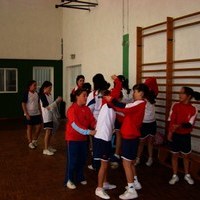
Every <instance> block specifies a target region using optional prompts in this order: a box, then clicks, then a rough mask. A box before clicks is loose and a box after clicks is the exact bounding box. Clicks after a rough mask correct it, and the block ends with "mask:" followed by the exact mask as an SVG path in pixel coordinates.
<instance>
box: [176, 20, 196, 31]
mask: <svg viewBox="0 0 200 200" xmlns="http://www.w3.org/2000/svg"><path fill="white" fill-rule="evenodd" d="M197 24H200V21H196V22H191V23H187V24H183V25H180V26H175V27H174V29H179V28H183V27H187V26H193V25H197Z"/></svg>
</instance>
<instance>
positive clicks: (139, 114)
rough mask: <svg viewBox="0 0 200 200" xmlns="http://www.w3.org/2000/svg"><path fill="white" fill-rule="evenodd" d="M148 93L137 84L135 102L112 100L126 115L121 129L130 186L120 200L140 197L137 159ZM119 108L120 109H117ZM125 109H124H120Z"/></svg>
mask: <svg viewBox="0 0 200 200" xmlns="http://www.w3.org/2000/svg"><path fill="white" fill-rule="evenodd" d="M147 93H148V87H147V86H146V85H145V84H137V85H135V86H134V87H133V98H134V100H135V101H134V102H133V103H129V104H127V105H124V104H123V103H119V102H116V101H115V100H112V103H113V104H114V105H115V107H114V108H115V110H116V111H119V112H122V113H124V115H125V116H124V120H123V122H122V126H121V129H120V132H121V136H122V154H121V157H122V159H123V167H124V170H125V174H126V179H127V183H128V186H127V187H126V191H125V192H124V193H123V194H122V195H120V196H119V198H120V199H134V198H137V197H138V194H137V192H136V190H135V184H139V182H138V180H137V176H136V173H135V166H134V164H135V158H136V155H137V148H138V144H139V137H140V128H141V125H142V121H143V117H144V112H145V106H146V101H145V100H144V98H145V97H146V95H147ZM116 106H118V107H116ZM119 106H120V107H123V108H119Z"/></svg>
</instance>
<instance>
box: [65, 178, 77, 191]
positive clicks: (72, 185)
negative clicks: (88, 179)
mask: <svg viewBox="0 0 200 200" xmlns="http://www.w3.org/2000/svg"><path fill="white" fill-rule="evenodd" d="M67 187H68V188H69V189H72V190H74V189H76V186H75V185H74V183H72V182H71V181H70V180H68V181H67Z"/></svg>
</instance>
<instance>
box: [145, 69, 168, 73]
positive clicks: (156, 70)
mask: <svg viewBox="0 0 200 200" xmlns="http://www.w3.org/2000/svg"><path fill="white" fill-rule="evenodd" d="M147 72H150V73H153V72H166V69H154V70H153V69H152V70H142V73H147Z"/></svg>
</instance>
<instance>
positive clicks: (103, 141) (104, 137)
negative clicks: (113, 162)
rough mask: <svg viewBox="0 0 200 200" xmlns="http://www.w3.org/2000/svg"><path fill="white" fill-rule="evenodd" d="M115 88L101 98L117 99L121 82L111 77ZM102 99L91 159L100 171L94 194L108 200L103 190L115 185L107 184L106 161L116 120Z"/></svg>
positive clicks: (112, 187)
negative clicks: (97, 163)
mask: <svg viewBox="0 0 200 200" xmlns="http://www.w3.org/2000/svg"><path fill="white" fill-rule="evenodd" d="M112 79H113V80H114V85H115V87H114V88H113V89H112V90H111V91H109V90H106V91H104V92H103V96H108V95H109V96H111V97H114V98H119V95H120V90H121V82H120V80H119V79H118V78H117V76H115V75H113V76H112ZM104 102H105V100H104V98H103V102H102V103H103V105H102V107H101V110H100V112H99V115H98V119H97V126H96V131H97V132H96V134H95V136H94V141H93V148H94V149H93V153H94V154H93V158H94V160H100V161H101V164H100V169H99V172H98V187H97V188H96V190H95V194H96V195H97V196H99V197H101V198H103V199H110V197H109V195H108V194H107V193H106V192H105V191H104V189H105V190H106V189H114V188H116V186H115V185H111V184H109V183H108V182H107V169H108V160H109V158H110V155H111V152H112V146H111V139H112V134H113V130H114V123H115V118H116V113H115V111H114V110H113V109H112V108H111V107H110V106H109V105H108V104H107V103H105V104H104Z"/></svg>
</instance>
